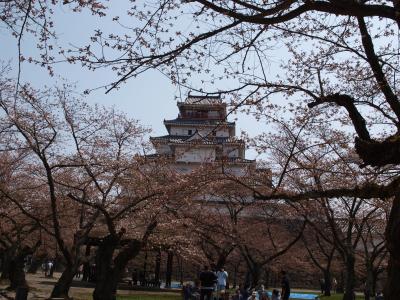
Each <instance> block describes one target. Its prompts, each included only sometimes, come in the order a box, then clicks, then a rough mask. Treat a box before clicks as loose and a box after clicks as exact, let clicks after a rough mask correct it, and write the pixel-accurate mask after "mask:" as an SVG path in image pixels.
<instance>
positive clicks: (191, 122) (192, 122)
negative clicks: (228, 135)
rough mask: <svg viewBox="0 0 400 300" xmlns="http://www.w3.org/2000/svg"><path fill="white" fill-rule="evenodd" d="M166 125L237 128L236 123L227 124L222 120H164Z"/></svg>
mask: <svg viewBox="0 0 400 300" xmlns="http://www.w3.org/2000/svg"><path fill="white" fill-rule="evenodd" d="M164 124H165V125H168V124H173V125H196V126H197V125H204V126H235V122H227V121H221V120H210V119H207V120H196V119H181V118H176V119H173V120H164Z"/></svg>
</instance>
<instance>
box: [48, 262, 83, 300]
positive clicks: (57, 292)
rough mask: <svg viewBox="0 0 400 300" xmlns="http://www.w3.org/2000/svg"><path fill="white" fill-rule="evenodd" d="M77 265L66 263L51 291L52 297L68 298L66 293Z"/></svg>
mask: <svg viewBox="0 0 400 300" xmlns="http://www.w3.org/2000/svg"><path fill="white" fill-rule="evenodd" d="M76 270H77V266H76V265H75V266H70V265H67V267H66V268H65V270H64V272H62V274H61V277H60V278H59V279H58V281H57V282H56V284H55V285H54V287H53V290H52V292H51V297H52V298H64V299H69V296H68V293H69V289H70V288H71V285H72V281H73V279H74V276H75V273H76Z"/></svg>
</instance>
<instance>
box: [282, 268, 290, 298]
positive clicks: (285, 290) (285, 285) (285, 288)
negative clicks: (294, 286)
mask: <svg viewBox="0 0 400 300" xmlns="http://www.w3.org/2000/svg"><path fill="white" fill-rule="evenodd" d="M281 275H282V281H281V287H282V291H281V299H282V300H289V297H290V283H289V279H288V277H287V274H286V271H282V272H281Z"/></svg>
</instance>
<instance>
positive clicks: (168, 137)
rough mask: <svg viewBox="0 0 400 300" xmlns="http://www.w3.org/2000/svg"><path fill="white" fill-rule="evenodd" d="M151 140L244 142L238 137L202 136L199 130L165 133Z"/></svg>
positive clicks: (218, 142)
mask: <svg viewBox="0 0 400 300" xmlns="http://www.w3.org/2000/svg"><path fill="white" fill-rule="evenodd" d="M150 140H151V141H152V142H155V143H163V144H170V143H172V144H203V145H222V144H243V145H244V141H243V140H241V139H238V138H236V137H233V136H230V137H215V136H206V137H204V136H201V135H200V134H199V133H198V132H197V131H196V132H195V133H194V134H193V135H191V136H187V135H182V136H180V135H164V136H158V137H150Z"/></svg>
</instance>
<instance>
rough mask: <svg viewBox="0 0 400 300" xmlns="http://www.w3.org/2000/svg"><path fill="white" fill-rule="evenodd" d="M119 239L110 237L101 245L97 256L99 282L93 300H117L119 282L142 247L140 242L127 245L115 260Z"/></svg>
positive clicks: (133, 241) (135, 241)
mask: <svg viewBox="0 0 400 300" xmlns="http://www.w3.org/2000/svg"><path fill="white" fill-rule="evenodd" d="M118 246H119V239H118V238H115V237H112V236H108V237H106V238H104V239H103V241H102V242H101V244H100V245H99V249H98V251H97V256H96V265H97V281H96V286H95V289H94V291H93V300H116V297H117V287H118V282H119V280H120V279H121V275H122V273H123V271H124V269H125V267H126V265H127V264H128V262H129V260H131V259H132V258H134V257H136V256H137V255H138V254H139V252H140V250H141V247H142V243H141V242H140V241H138V240H132V241H130V242H129V243H128V244H127V245H125V246H124V247H123V248H122V249H121V250H120V251H119V253H118V255H117V256H116V257H115V258H114V259H113V255H114V252H115V249H116V248H117V247H118Z"/></svg>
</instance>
